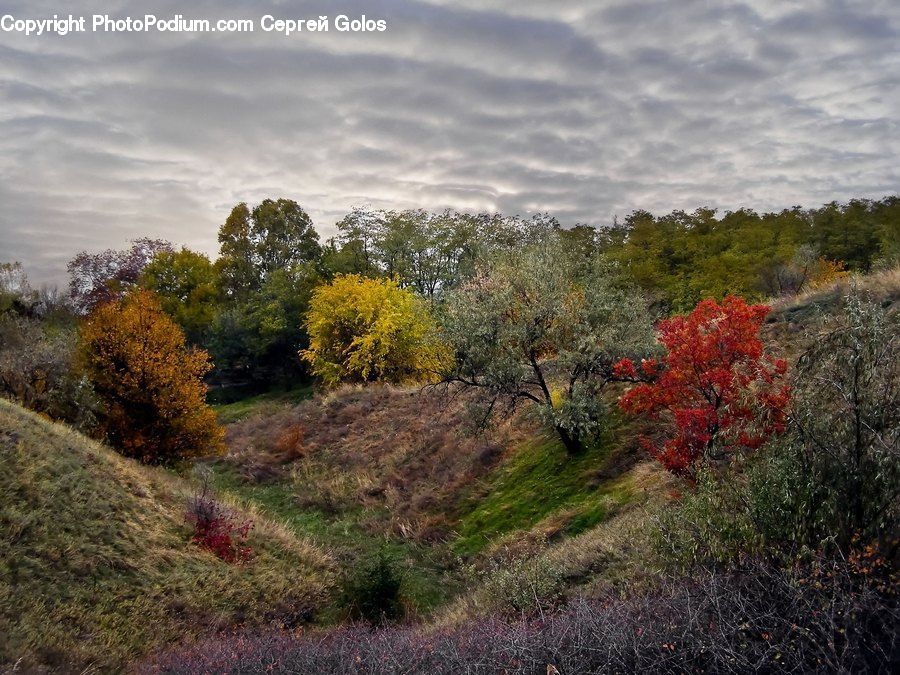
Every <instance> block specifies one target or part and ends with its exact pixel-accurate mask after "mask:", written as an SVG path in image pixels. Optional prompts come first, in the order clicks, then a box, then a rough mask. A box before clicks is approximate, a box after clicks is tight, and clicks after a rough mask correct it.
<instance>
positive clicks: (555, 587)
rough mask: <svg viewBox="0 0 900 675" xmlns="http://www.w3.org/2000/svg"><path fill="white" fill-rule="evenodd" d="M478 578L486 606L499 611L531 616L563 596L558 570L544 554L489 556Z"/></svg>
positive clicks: (543, 610) (560, 573)
mask: <svg viewBox="0 0 900 675" xmlns="http://www.w3.org/2000/svg"><path fill="white" fill-rule="evenodd" d="M473 571H474V576H475V578H476V579H480V580H481V582H482V586H481V589H480V593H481V594H482V595H483V597H484V600H485V601H486V604H487V606H488V608H489V609H490V610H492V611H495V612H500V613H502V614H513V615H515V614H520V615H525V616H534V615H539V614H543V613H544V612H548V611H552V610H553V609H554V608H555V607H556V606H557V605H559V604H560V603H561V602H562V600H563V588H564V579H563V573H562V570H561V569H560V568H559V567H558V566H557V565H555V564H554V563H553V562H551V561H550V560H548V559H547V557H546V556H537V557H529V556H526V555H519V556H516V555H512V554H509V553H508V552H504V553H503V554H502V555H500V556H496V557H494V558H491V559H490V560H489V561H488V564H487V566H486V567H485V569H482V570H478V571H475V570H473Z"/></svg>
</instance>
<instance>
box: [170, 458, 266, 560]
mask: <svg viewBox="0 0 900 675" xmlns="http://www.w3.org/2000/svg"><path fill="white" fill-rule="evenodd" d="M209 481H210V479H209V476H208V475H207V476H204V480H203V483H202V485H201V487H200V489H199V490H198V491H197V493H196V494H194V495H193V496H192V497H191V498H190V499H189V500H188V506H187V513H186V514H185V518H186V519H187V521H188V523H190V524H191V525H192V526H193V527H194V534H193V536H192V537H191V541H192V542H193V543H195V544H197V545H198V546H200V547H201V548H205V549H206V550H207V551H210V552H212V553H214V554H215V555H216V556H218V557H219V558H220V559H222V560H224V561H225V562H230V563H245V562H247V561H248V560H250V558H251V556H252V555H253V549H252V548H250V547H249V546H248V545H247V535H248V534H249V532H250V528H251V527H253V521H251V520H244V521H240V520H239V519H238V518H237V517H236V516H235V514H234V513H232V512H231V511H230V510H229V509H227V508H226V507H225V506H224V505H222V504H221V503H220V502H218V501H217V500H216V499H215V497H214V496H213V494H212V492H211V488H210V482H209Z"/></svg>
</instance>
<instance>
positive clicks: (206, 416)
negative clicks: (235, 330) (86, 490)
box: [78, 290, 223, 464]
mask: <svg viewBox="0 0 900 675" xmlns="http://www.w3.org/2000/svg"><path fill="white" fill-rule="evenodd" d="M78 351H79V353H78V358H79V362H80V366H81V369H82V371H83V372H84V374H86V375H87V376H88V377H89V378H90V380H91V382H92V383H93V385H94V389H95V390H96V393H97V395H98V396H99V397H100V399H101V401H102V402H103V404H104V408H105V411H104V414H103V419H102V427H103V430H104V432H105V434H106V437H107V440H108V441H109V442H110V444H111V445H113V447H115V448H117V449H118V450H119V451H120V452H122V454H124V455H127V456H129V457H134V458H136V459H139V460H141V461H142V462H146V463H150V464H167V463H171V462H173V461H175V460H178V459H184V458H189V457H196V456H201V455H207V454H215V453H219V452H221V451H222V449H223V431H222V429H221V428H220V427H219V426H218V424H217V422H216V417H215V414H214V413H213V411H212V409H211V408H209V406H207V405H206V402H205V395H206V385H205V384H204V382H203V379H202V378H203V376H204V375H205V374H206V373H207V372H208V371H209V369H210V368H211V365H210V363H209V358H208V356H207V354H206V352H204V351H202V350H197V349H188V348H187V347H186V346H185V341H184V334H183V333H182V332H181V330H180V329H179V328H178V326H176V325H175V323H174V322H173V321H172V320H171V319H170V318H169V317H168V316H167V315H166V314H165V313H164V312H163V310H162V308H161V307H160V304H159V301H158V300H157V298H156V296H155V295H154V294H153V293H151V292H149V291H145V290H137V291H133V292H132V293H130V294H129V295H127V296H125V297H124V298H123V299H122V300H119V301H116V302H110V303H107V304H104V305H101V306H100V307H99V308H97V309H96V310H95V311H94V312H93V313H92V314H91V315H90V316H89V317H88V318H87V319H85V321H84V323H83V325H82V327H81V339H80V343H79V350H78Z"/></svg>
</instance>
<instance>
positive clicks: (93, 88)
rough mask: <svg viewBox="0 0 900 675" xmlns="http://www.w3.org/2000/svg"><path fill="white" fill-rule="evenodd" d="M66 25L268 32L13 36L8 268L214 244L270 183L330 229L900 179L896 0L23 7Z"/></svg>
mask: <svg viewBox="0 0 900 675" xmlns="http://www.w3.org/2000/svg"><path fill="white" fill-rule="evenodd" d="M54 13H57V14H63V15H66V14H69V13H72V14H74V15H76V16H80V15H84V16H86V17H87V24H88V27H90V23H91V15H92V14H109V15H110V16H111V17H113V18H124V17H127V16H132V17H134V18H142V17H143V16H144V14H146V13H153V14H155V15H156V16H158V17H160V18H161V19H162V18H170V17H172V16H174V15H176V14H182V15H183V16H184V17H185V18H207V19H210V20H212V21H216V20H218V19H227V18H249V19H253V20H254V26H255V30H254V32H253V33H240V34H238V33H224V32H216V33H158V32H155V31H154V32H149V33H133V32H131V33H127V32H123V33H102V32H97V33H94V32H87V33H83V34H81V33H70V34H68V35H65V36H60V35H57V34H52V33H51V34H45V35H40V36H36V35H31V36H26V35H23V34H21V33H16V32H0V261H3V260H19V261H21V262H22V263H23V264H24V265H25V268H26V272H27V273H28V276H29V278H30V279H31V281H32V283H33V284H34V285H37V284H40V283H57V284H64V283H65V280H66V275H65V264H66V261H67V260H69V259H70V258H71V257H72V256H73V255H74V254H75V253H77V252H78V251H81V250H100V249H103V248H123V247H125V246H126V245H127V243H128V241H129V240H131V239H133V238H136V237H142V236H150V237H160V238H164V239H169V240H171V241H173V242H175V243H176V244H179V245H186V246H189V247H191V248H194V249H197V250H201V251H203V252H205V253H208V254H210V255H214V254H215V252H216V250H217V243H216V232H217V229H218V227H219V225H220V224H221V223H222V222H223V221H224V219H225V217H226V216H227V215H228V213H229V211H230V210H231V208H232V207H233V206H234V205H235V204H237V203H239V202H241V201H246V202H248V203H250V204H251V205H252V204H254V203H257V202H259V201H260V200H262V199H264V198H266V197H272V198H278V197H286V198H291V199H295V200H297V201H298V202H299V203H300V204H301V205H302V206H303V207H304V208H305V209H306V210H307V211H308V212H309V213H310V215H311V216H312V218H313V221H314V223H315V224H316V227H317V229H318V230H319V232H320V233H321V235H322V236H323V238H324V237H328V236H330V235H332V234H333V233H334V223H335V222H336V221H337V220H339V219H340V218H341V216H342V215H343V214H345V213H347V212H348V211H349V210H350V209H351V207H354V206H371V207H373V208H390V209H402V208H412V207H416V208H426V209H443V208H455V209H459V210H469V211H481V210H488V211H500V212H503V213H506V214H520V215H528V214H530V213H534V212H538V211H546V212H550V213H552V214H554V215H555V216H557V218H559V220H560V221H561V222H562V223H563V224H564V225H573V224H575V223H578V222H584V223H589V224H592V225H605V224H609V223H610V222H611V221H612V219H613V217H614V216H615V215H618V216H619V217H620V218H621V217H623V216H625V215H627V214H628V213H630V212H631V211H632V210H634V209H638V208H643V209H648V210H651V211H654V212H656V213H664V212H668V211H671V210H673V209H685V210H689V211H692V210H694V209H695V208H697V207H700V206H710V207H713V208H718V209H721V210H728V209H737V208H742V207H748V208H753V209H756V210H760V211H763V210H773V209H781V208H786V207H791V206H793V205H802V206H806V207H813V206H819V205H821V204H823V203H826V202H829V201H832V200H839V201H843V200H847V199H849V198H851V197H870V198H879V197H882V196H885V195H888V194H897V193H900V2H896V0H867V1H865V2H856V1H855V0H854V1H850V0H843V1H837V0H766V1H759V2H757V1H748V2H727V1H723V2H716V1H714V0H677V1H672V0H668V1H661V0H610V1H608V2H603V1H598V0H555V1H553V2H550V1H547V0H492V1H489V0H457V1H454V2H451V1H450V0H374V1H369V2H362V1H359V0H346V1H345V0H338V1H334V0H332V1H330V2H324V1H319V2H287V1H281V2H266V1H262V2H244V3H239V2H228V1H226V2H215V3H213V2H204V1H203V0H200V1H198V0H190V1H188V0H182V1H181V2H168V1H166V2H129V1H128V0H105V2H101V3H88V2H72V1H69V2H65V3H64V2H62V1H61V0H59V1H58V2H57V3H51V2H44V1H43V0H22V1H15V0H13V1H11V0H0V15H6V14H8V15H11V16H12V17H14V18H16V19H27V18H45V17H51V16H52V15H53V14H54ZM266 14H270V15H272V16H274V17H276V18H284V19H288V18H304V19H305V18H316V17H318V16H320V15H323V16H328V17H329V19H330V21H329V31H328V32H327V33H324V32H317V33H309V32H302V33H297V34H294V35H290V36H286V35H282V34H279V33H275V32H263V31H262V30H261V27H260V20H261V18H262V17H263V16H264V15H266ZM339 14H343V15H346V16H348V17H350V18H358V17H360V16H361V15H362V14H365V15H366V16H367V17H368V18H372V19H384V20H385V21H386V24H387V28H386V30H385V31H384V32H377V31H376V32H366V33H359V32H338V31H336V30H335V26H334V19H335V17H337V16H338V15H339Z"/></svg>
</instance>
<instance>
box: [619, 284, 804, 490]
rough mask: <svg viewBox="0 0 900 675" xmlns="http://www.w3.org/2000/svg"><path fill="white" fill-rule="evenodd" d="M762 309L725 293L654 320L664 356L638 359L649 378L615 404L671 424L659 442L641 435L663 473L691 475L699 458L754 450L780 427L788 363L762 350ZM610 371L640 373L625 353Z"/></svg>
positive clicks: (705, 459)
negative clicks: (678, 313)
mask: <svg viewBox="0 0 900 675" xmlns="http://www.w3.org/2000/svg"><path fill="white" fill-rule="evenodd" d="M768 313H769V308H768V307H766V306H764V305H747V303H746V302H744V300H743V298H736V297H733V296H728V297H726V298H725V300H723V301H722V304H719V303H717V302H716V301H715V300H704V301H702V302H701V303H699V304H698V305H697V307H696V308H695V309H694V310H693V311H692V312H691V313H690V314H688V315H687V316H675V317H672V318H671V319H666V320H664V321H662V322H660V324H659V341H660V343H662V345H663V346H664V347H665V349H666V354H665V356H664V357H663V359H662V361H661V362H657V361H656V360H655V359H650V360H645V361H643V362H642V363H641V364H640V371H641V375H642V376H644V377H646V378H649V379H651V380H652V381H651V382H649V383H643V384H639V385H638V386H636V387H634V388H633V389H631V390H630V391H629V392H627V393H626V394H625V395H624V396H623V397H622V398H621V399H620V401H619V403H620V405H621V406H622V407H623V408H624V409H625V410H626V411H628V412H630V413H634V414H638V415H647V416H648V417H650V418H651V419H653V420H660V419H662V421H663V422H664V423H665V424H666V425H668V426H669V427H671V429H670V430H669V431H668V433H666V437H665V440H663V442H662V443H656V442H654V441H652V440H651V439H649V438H647V437H642V438H641V441H642V443H643V445H644V447H645V448H646V449H647V450H648V452H649V453H650V454H651V455H653V456H654V457H656V458H657V459H658V460H659V461H660V462H661V463H662V465H663V466H665V467H666V468H667V469H668V470H669V471H671V472H673V473H676V474H693V473H694V471H695V470H696V467H697V464H698V462H701V461H702V462H709V461H718V460H723V459H726V458H727V457H728V456H730V455H732V454H734V453H735V452H738V451H739V450H740V449H742V448H748V449H755V448H758V447H760V446H761V445H762V444H763V443H765V441H766V440H767V439H768V438H769V437H770V436H771V435H772V434H776V433H781V432H783V431H784V428H785V417H786V410H787V405H788V394H789V387H788V385H787V384H785V383H784V374H785V371H786V370H787V362H786V361H785V360H783V359H773V358H771V357H769V356H768V355H766V354H765V352H764V350H763V344H762V340H760V337H759V330H760V327H761V326H762V323H763V321H764V319H765V317H766V315H767V314H768ZM616 369H617V371H618V372H620V373H622V374H623V375H627V376H629V377H633V378H634V377H637V376H638V371H637V369H636V368H635V365H634V363H633V362H632V361H631V360H630V359H624V360H623V361H622V362H620V363H618V364H616Z"/></svg>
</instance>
